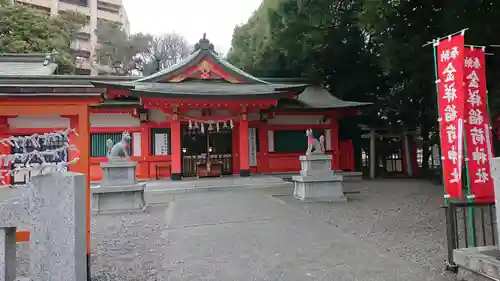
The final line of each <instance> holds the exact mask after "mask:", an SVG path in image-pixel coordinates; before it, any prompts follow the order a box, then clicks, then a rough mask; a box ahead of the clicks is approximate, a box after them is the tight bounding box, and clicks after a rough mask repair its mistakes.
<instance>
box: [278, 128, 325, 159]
mask: <svg viewBox="0 0 500 281" xmlns="http://www.w3.org/2000/svg"><path fill="white" fill-rule="evenodd" d="M324 134H325V132H324V130H313V135H314V137H315V138H316V139H318V138H319V137H320V136H321V135H323V136H324ZM306 151H307V136H306V130H276V131H274V152H277V153H296V152H306Z"/></svg>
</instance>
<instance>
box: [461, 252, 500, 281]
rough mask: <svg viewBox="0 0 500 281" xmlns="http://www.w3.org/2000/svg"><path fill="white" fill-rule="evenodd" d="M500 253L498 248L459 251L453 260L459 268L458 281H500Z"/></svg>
mask: <svg viewBox="0 0 500 281" xmlns="http://www.w3.org/2000/svg"><path fill="white" fill-rule="evenodd" d="M497 257H500V251H499V249H498V247H496V246H485V247H476V248H465V249H457V250H454V251H453V259H454V262H455V264H456V265H457V266H458V267H459V270H458V272H459V275H458V278H459V279H458V280H466V281H472V280H500V260H498V258H497Z"/></svg>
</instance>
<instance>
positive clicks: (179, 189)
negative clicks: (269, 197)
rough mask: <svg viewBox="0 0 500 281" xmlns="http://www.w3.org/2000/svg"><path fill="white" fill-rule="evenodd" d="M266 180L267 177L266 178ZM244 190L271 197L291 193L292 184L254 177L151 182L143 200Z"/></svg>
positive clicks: (152, 200)
mask: <svg viewBox="0 0 500 281" xmlns="http://www.w3.org/2000/svg"><path fill="white" fill-rule="evenodd" d="M266 178H267V177H266ZM245 188H258V189H261V190H263V191H264V192H269V193H271V194H273V195H285V194H292V193H293V184H292V183H290V182H286V181H283V180H282V179H281V178H274V177H268V178H267V179H262V178H258V177H255V178H253V180H252V177H250V178H238V179H229V178H228V179H226V180H224V179H206V180H202V179H200V180H187V181H177V182H173V181H153V182H149V183H147V184H146V189H145V191H144V198H145V200H146V202H147V203H148V204H158V203H166V202H170V201H172V200H173V198H174V197H175V196H176V195H181V194H185V193H192V192H207V191H220V190H238V189H245Z"/></svg>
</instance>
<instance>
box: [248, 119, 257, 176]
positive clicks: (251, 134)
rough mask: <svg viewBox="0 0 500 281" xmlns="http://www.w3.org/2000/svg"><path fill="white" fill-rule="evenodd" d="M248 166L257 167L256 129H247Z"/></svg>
mask: <svg viewBox="0 0 500 281" xmlns="http://www.w3.org/2000/svg"><path fill="white" fill-rule="evenodd" d="M248 165H249V166H250V167H256V166H257V128H248Z"/></svg>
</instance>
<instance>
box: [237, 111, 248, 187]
mask: <svg viewBox="0 0 500 281" xmlns="http://www.w3.org/2000/svg"><path fill="white" fill-rule="evenodd" d="M239 133H240V143H239V149H240V176H241V177H248V176H250V167H249V162H248V161H249V153H248V118H247V114H246V113H243V114H242V115H241V120H240V126H239Z"/></svg>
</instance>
